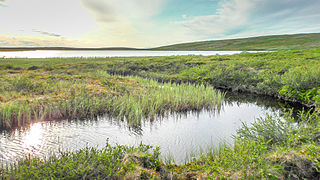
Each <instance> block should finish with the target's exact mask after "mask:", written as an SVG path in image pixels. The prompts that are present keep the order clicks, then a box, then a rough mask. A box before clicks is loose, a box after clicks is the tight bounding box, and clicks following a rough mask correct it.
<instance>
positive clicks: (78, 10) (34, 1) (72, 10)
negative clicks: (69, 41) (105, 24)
mask: <svg viewBox="0 0 320 180" xmlns="http://www.w3.org/2000/svg"><path fill="white" fill-rule="evenodd" d="M6 4H7V6H8V8H2V9H1V10H0V22H1V23H0V29H1V30H2V31H5V32H7V33H9V34H15V35H17V36H18V35H21V32H22V31H21V30H25V32H32V30H33V29H36V30H41V31H43V32H52V33H54V34H61V35H63V36H67V37H71V38H77V37H79V36H81V35H83V34H85V33H86V32H88V31H90V30H91V29H93V28H95V26H96V24H95V22H94V21H93V19H92V16H91V15H90V14H89V12H87V10H86V9H84V8H83V7H82V6H81V4H80V2H79V1H78V0H68V1H65V0H55V1H52V0H28V1H20V0H10V1H6Z"/></svg>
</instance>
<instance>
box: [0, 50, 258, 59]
mask: <svg viewBox="0 0 320 180" xmlns="http://www.w3.org/2000/svg"><path fill="white" fill-rule="evenodd" d="M248 52H252V53H254V52H262V51H248ZM239 53H242V51H143V50H139V51H133V50H131V51H128V50H121V51H119V50H107V51H106V50H99V51H85V50H69V51H66V50H64V51H62V50H61V51H60V50H36V51H12V52H11V51H8V52H1V51H0V58H52V57H83V58H89V57H151V56H186V55H202V56H213V55H232V54H239Z"/></svg>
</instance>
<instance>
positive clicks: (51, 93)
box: [0, 66, 224, 128]
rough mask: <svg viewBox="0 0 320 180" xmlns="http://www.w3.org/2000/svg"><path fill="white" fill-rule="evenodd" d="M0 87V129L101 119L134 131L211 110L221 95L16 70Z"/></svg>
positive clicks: (195, 88)
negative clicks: (147, 123) (188, 113)
mask: <svg viewBox="0 0 320 180" xmlns="http://www.w3.org/2000/svg"><path fill="white" fill-rule="evenodd" d="M32 67H34V66H32ZM28 69H29V68H28ZM0 84H1V85H2V86H1V88H0V92H1V96H0V127H1V128H14V127H17V126H23V125H26V124H28V123H30V122H34V121H43V120H53V119H66V118H69V119H81V118H95V117H97V116H99V115H103V114H107V115H109V116H111V117H113V118H116V119H121V120H126V121H127V122H128V123H129V125H132V126H135V125H140V124H141V122H142V121H143V120H153V119H155V118H157V117H163V116H166V115H168V114H170V113H175V112H185V111H189V110H202V109H207V110H214V109H216V108H219V107H220V106H221V103H222V101H223V99H224V94H223V93H221V92H218V91H216V90H214V89H213V87H211V86H206V85H204V84H199V85H192V84H176V83H158V82H156V81H153V80H150V79H143V78H140V77H122V76H115V75H113V76H112V75H109V74H108V73H106V72H105V71H96V72H77V74H74V75H72V76H71V75H69V74H68V73H67V74H65V73H62V74H60V73H59V72H55V71H53V72H51V71H46V70H45V71H42V72H39V69H37V72H33V70H31V71H29V70H24V69H19V70H17V73H14V74H10V73H8V74H6V75H4V76H2V77H1V78H0Z"/></svg>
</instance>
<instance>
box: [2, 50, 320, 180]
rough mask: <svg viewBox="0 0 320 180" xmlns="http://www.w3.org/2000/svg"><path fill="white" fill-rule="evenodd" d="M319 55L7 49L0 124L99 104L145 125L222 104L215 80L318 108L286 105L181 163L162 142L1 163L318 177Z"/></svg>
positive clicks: (140, 173) (89, 113)
mask: <svg viewBox="0 0 320 180" xmlns="http://www.w3.org/2000/svg"><path fill="white" fill-rule="evenodd" d="M319 57H320V49H309V50H290V51H279V52H271V53H253V54H249V53H242V54H239V55H232V56H210V57H203V56H179V57H144V58H87V59H86V58H68V59H63V58H61V59H59V58H52V59H6V61H1V64H0V75H1V76H0V84H1V86H0V102H1V107H0V113H1V116H0V117H1V119H0V123H1V127H2V128H13V127H16V126H23V125H25V124H28V123H30V122H32V121H42V120H49V119H50V120H52V119H63V118H70V119H81V118H87V117H90V118H94V117H96V116H98V115H102V114H108V115H110V116H111V117H114V118H116V119H119V120H125V121H127V122H128V123H129V124H131V125H139V124H140V123H141V121H143V120H153V119H156V118H157V117H161V116H165V115H167V114H170V113H172V112H185V111H189V110H201V109H215V108H219V107H220V105H221V103H222V102H223V99H225V94H224V93H221V92H220V91H217V90H214V89H213V87H216V88H222V89H229V90H233V91H246V92H250V93H256V94H263V95H268V96H273V97H276V98H279V99H285V100H289V101H294V102H299V103H302V104H305V105H308V106H312V107H315V109H316V110H315V112H313V111H308V112H305V111H302V112H300V113H299V116H298V118H297V119H294V118H293V116H292V113H290V112H288V113H287V114H284V115H283V117H284V120H283V119H282V118H279V117H276V116H268V117H266V118H262V119H258V120H257V122H256V123H254V124H253V125H250V126H249V125H246V124H244V125H243V127H242V128H241V129H239V131H238V133H237V134H236V135H235V137H234V138H235V143H234V145H233V146H227V145H222V146H221V147H220V148H219V149H218V150H217V149H213V150H211V151H209V152H208V153H206V154H203V155H201V156H200V157H199V158H198V159H192V160H191V161H190V162H188V163H186V164H183V165H177V164H175V163H172V162H167V163H164V162H163V160H161V159H160V158H159V153H158V149H157V148H156V149H155V150H154V151H153V150H152V148H151V147H149V146H144V145H141V146H139V147H137V148H134V147H127V146H111V145H108V144H107V146H106V147H105V148H103V149H102V150H99V149H96V148H89V149H85V150H80V151H77V152H72V153H62V154H61V155H57V156H53V157H50V158H49V159H40V158H29V159H28V158H26V159H25V160H21V161H19V163H18V164H16V165H12V167H11V168H9V169H6V168H2V169H0V173H2V176H3V177H5V178H20V179H24V178H25V179H28V178H45V177H52V178H71V179H72V178H73V179H78V178H79V177H82V178H87V179H90V178H101V179H102V178H114V179H125V178H127V179H130V178H141V179H150V178H154V179H160V178H171V177H172V178H177V179H192V178H212V179H215V178H239V177H240V178H245V179H250V178H252V179H255V178H267V179H272V178H276V179H277V178H278V179H290V178H298V179H302V178H311V179H312V178H319V173H320V172H319V168H320V164H319V161H320V156H319V154H320V148H319V143H320V142H319V134H320V126H319V122H320V119H319V117H320V116H319V113H318V112H317V110H319V106H320V68H319V67H320V61H319ZM106 159H107V160H109V161H108V162H106V161H105V160H106ZM109 162H114V163H112V164H110V163H109ZM37 167H42V168H41V171H40V170H39V168H37ZM75 167H76V168H75ZM68 169H75V171H69V170H68Z"/></svg>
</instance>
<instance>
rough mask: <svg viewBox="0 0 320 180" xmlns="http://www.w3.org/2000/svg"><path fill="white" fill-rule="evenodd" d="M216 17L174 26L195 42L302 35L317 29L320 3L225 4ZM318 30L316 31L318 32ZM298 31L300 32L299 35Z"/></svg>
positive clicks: (243, 0)
mask: <svg viewBox="0 0 320 180" xmlns="http://www.w3.org/2000/svg"><path fill="white" fill-rule="evenodd" d="M220 5H221V8H220V9H218V11H217V13H215V14H212V15H208V16H197V17H193V18H189V19H185V20H182V21H178V22H175V24H176V25H179V26H181V27H184V32H185V33H186V34H190V35H197V38H198V39H217V38H221V37H239V36H240V35H241V34H242V35H243V34H248V32H255V33H254V34H271V33H272V32H278V31H280V30H281V31H283V32H286V33H292V32H302V30H303V29H306V28H311V27H314V26H315V25H316V26H318V27H319V26H320V21H319V19H320V13H319V9H320V1H319V0H308V1H305V0H281V1H279V0H227V1H223V2H222V3H221V4H220ZM318 29H319V28H318ZM299 30H301V31H299Z"/></svg>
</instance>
